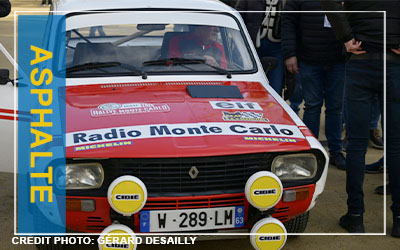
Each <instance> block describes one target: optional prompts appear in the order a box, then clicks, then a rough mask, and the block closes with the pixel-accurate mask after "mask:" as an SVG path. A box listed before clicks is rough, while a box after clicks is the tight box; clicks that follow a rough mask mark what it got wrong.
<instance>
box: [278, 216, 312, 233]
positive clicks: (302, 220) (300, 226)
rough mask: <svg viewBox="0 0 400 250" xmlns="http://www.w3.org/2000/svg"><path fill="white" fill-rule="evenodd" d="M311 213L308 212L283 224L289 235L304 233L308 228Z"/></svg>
mask: <svg viewBox="0 0 400 250" xmlns="http://www.w3.org/2000/svg"><path fill="white" fill-rule="evenodd" d="M309 214H310V212H306V213H304V214H302V215H299V216H297V217H296V218H294V219H291V220H290V221H287V222H285V223H283V224H284V225H285V227H286V231H287V232H288V233H304V231H305V230H306V227H307V222H308V216H309Z"/></svg>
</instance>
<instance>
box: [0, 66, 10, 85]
mask: <svg viewBox="0 0 400 250" xmlns="http://www.w3.org/2000/svg"><path fill="white" fill-rule="evenodd" d="M10 81H11V80H10V71H9V70H8V69H0V85H6V84H7V83H8V82H10Z"/></svg>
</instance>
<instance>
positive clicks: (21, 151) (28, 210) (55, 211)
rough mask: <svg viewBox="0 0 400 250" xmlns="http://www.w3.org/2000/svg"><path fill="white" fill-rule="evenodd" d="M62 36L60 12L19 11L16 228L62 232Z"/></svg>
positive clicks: (63, 231)
mask: <svg viewBox="0 0 400 250" xmlns="http://www.w3.org/2000/svg"><path fill="white" fill-rule="evenodd" d="M65 37H66V35H65V18H64V16H58V15H19V16H18V64H19V67H18V76H19V81H18V109H19V112H20V113H22V112H25V113H28V114H29V116H30V119H29V120H20V121H19V122H18V198H17V201H18V214H17V218H18V222H17V226H18V231H17V233H24V234H32V235H35V234H39V233H47V234H52V233H65V232H66V230H65V214H66V213H65V171H57V172H60V173H64V174H58V175H57V176H55V175H54V174H55V173H56V170H58V168H61V169H63V168H64V170H65V70H64V69H65V59H62V58H64V55H60V53H59V52H60V51H63V50H64V48H65ZM61 54H62V53H61ZM55 65H56V66H55ZM56 67H57V68H56ZM56 183H58V184H60V185H56ZM60 186H61V188H60Z"/></svg>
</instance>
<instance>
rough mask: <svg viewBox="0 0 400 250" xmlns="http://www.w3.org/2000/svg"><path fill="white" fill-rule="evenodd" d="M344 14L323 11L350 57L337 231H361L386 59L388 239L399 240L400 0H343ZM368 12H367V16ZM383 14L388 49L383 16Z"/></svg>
mask: <svg viewBox="0 0 400 250" xmlns="http://www.w3.org/2000/svg"><path fill="white" fill-rule="evenodd" d="M321 3H322V5H323V8H324V9H325V10H326V11H338V10H340V5H338V3H337V2H336V1H334V0H322V1H321ZM344 10H345V11H364V12H351V13H346V14H345V13H334V12H329V13H328V12H327V15H328V17H329V21H330V22H331V24H332V26H333V28H334V30H335V32H336V37H337V38H338V39H339V40H340V41H341V42H342V43H344V45H345V46H346V50H347V52H349V53H351V58H350V60H349V62H348V63H347V65H346V96H345V98H346V101H347V105H346V107H347V108H346V109H347V110H346V113H347V118H346V120H347V124H346V129H347V138H348V142H349V143H348V147H347V161H346V191H347V195H348V198H347V207H348V210H347V213H346V214H345V215H344V216H342V217H341V218H340V221H339V224H340V226H341V227H343V228H344V229H346V230H347V231H348V232H351V233H364V232H365V228H364V222H363V214H364V212H365V207H364V193H363V182H364V175H365V174H364V172H365V154H366V150H367V146H368V138H369V121H370V114H371V106H372V105H373V99H374V96H376V95H378V97H379V100H380V102H382V100H383V89H384V85H383V83H384V73H385V72H384V59H385V58H386V90H387V91H386V115H387V117H386V134H387V137H386V145H387V148H386V158H385V160H386V165H387V167H388V173H389V187H390V191H391V193H392V202H393V203H392V206H391V210H392V213H393V227H392V232H391V235H392V236H394V237H400V166H399V162H400V119H399V117H400V1H393V0H391V1H388V0H384V1H361V0H351V1H350V0H345V1H344ZM365 11H368V12H365ZM376 11H386V51H384V48H385V47H384V45H385V44H384V15H383V13H382V12H376Z"/></svg>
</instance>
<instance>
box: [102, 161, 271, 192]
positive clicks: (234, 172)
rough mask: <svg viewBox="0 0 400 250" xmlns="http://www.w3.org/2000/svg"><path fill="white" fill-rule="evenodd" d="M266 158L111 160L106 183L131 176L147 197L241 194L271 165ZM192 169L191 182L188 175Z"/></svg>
mask: <svg viewBox="0 0 400 250" xmlns="http://www.w3.org/2000/svg"><path fill="white" fill-rule="evenodd" d="M268 156H269V155H268V154H249V155H234V156H218V157H199V158H172V159H171V158H169V159H114V160H110V163H111V166H107V169H106V170H105V172H106V175H105V176H107V182H111V181H112V180H114V179H115V178H116V177H118V176H121V175H133V176H136V177H138V178H139V179H141V180H142V181H143V182H144V184H145V185H146V188H147V191H148V193H149V196H150V197H157V196H164V197H165V196H192V195H201V194H208V195H209V194H226V193H241V192H243V191H244V187H245V184H246V181H247V180H248V178H249V177H250V175H252V174H253V173H255V172H258V171H261V170H266V169H267V167H268V168H269V167H270V165H271V157H268ZM193 167H196V169H197V171H198V174H197V176H196V178H192V177H191V175H190V174H189V171H190V170H191V169H192V168H193Z"/></svg>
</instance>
